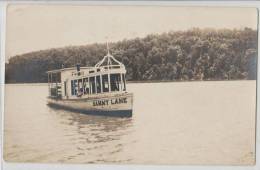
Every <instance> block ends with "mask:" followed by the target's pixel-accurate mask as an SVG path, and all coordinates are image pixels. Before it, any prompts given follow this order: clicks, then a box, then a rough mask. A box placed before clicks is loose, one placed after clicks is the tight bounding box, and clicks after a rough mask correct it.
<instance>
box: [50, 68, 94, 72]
mask: <svg viewBox="0 0 260 170" xmlns="http://www.w3.org/2000/svg"><path fill="white" fill-rule="evenodd" d="M93 68H95V67H80V69H84V70H88V69H93ZM69 70H77V68H76V67H69V68H62V69H57V70H50V71H47V72H46V73H60V72H63V71H69Z"/></svg>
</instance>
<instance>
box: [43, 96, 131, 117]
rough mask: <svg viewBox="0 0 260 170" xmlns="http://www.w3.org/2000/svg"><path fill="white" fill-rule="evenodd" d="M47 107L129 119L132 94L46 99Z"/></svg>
mask: <svg viewBox="0 0 260 170" xmlns="http://www.w3.org/2000/svg"><path fill="white" fill-rule="evenodd" d="M48 105H49V106H51V107H54V108H57V109H64V110H69V111H73V112H79V113H84V114H91V115H102V116H116V117H131V116H132V105H133V94H132V93H122V94H112V95H111V94H110V95H103V96H102V95H99V96H92V97H87V98H77V99H59V100H57V99H52V98H48Z"/></svg>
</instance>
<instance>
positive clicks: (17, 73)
mask: <svg viewBox="0 0 260 170" xmlns="http://www.w3.org/2000/svg"><path fill="white" fill-rule="evenodd" d="M106 53H107V51H106V44H104V43H99V44H97V43H96V44H90V45H84V46H69V47H64V48H53V49H47V50H41V51H35V52H30V53H26V54H22V55H17V56H13V57H11V58H10V59H9V61H8V63H6V65H5V68H6V70H5V80H6V83H36V82H47V75H46V71H48V70H53V69H60V68H61V67H62V65H63V66H65V67H74V66H75V64H76V63H80V65H81V66H94V65H95V64H96V63H97V62H98V61H99V60H101V59H102V58H103V56H104V55H106ZM110 53H111V54H112V55H113V56H114V57H115V58H116V59H117V60H119V61H121V62H122V63H123V64H125V66H126V69H127V75H126V79H127V80H131V81H151V80H155V81H188V80H242V79H253V80H254V79H256V69H257V68H256V66H257V64H256V63H257V31H256V30H253V29H251V28H244V29H232V30H231V29H198V28H193V29H190V30H187V31H172V32H167V33H163V34H151V35H147V36H146V37H144V38H135V39H129V40H127V39H124V40H122V41H118V42H113V43H111V44H110Z"/></svg>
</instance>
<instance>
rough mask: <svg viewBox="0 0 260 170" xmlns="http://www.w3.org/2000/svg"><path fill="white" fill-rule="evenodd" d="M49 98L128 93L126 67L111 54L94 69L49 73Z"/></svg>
mask: <svg viewBox="0 0 260 170" xmlns="http://www.w3.org/2000/svg"><path fill="white" fill-rule="evenodd" d="M47 74H48V87H49V97H50V98H54V99H76V98H88V97H95V96H98V95H101V94H103V95H106V94H111V93H113V94H114V93H122V92H126V80H125V74H126V69H125V66H124V65H123V64H122V63H121V62H119V61H118V60H116V59H115V58H114V57H113V56H112V55H110V54H109V53H108V54H107V55H106V56H104V58H103V59H102V60H101V61H100V62H98V63H97V64H96V65H95V66H94V67H80V65H79V64H77V65H76V67H72V68H63V69H59V70H52V71H48V72H47Z"/></svg>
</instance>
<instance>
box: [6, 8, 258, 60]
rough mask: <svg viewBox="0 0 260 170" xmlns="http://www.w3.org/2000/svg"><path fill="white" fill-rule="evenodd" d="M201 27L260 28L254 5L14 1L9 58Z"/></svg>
mask: <svg viewBox="0 0 260 170" xmlns="http://www.w3.org/2000/svg"><path fill="white" fill-rule="evenodd" d="M193 27H199V28H206V27H207V28H208V27H210V28H231V29H233V28H238V29H242V28H244V27H250V28H253V29H257V11H256V9H254V8H221V7H216V8H212V7H204V8H203V7H169V6H167V7H159V6H157V7H155V6H146V7H145V6H61V5H30V6H29V5H9V6H8V9H7V28H6V31H7V34H6V56H7V58H9V57H10V56H14V55H16V54H22V53H26V52H31V51H37V50H43V49H48V48H55V47H63V46H70V45H86V44H91V43H96V42H106V39H107V38H106V37H108V40H109V41H118V40H123V39H125V38H126V39H130V38H135V37H144V36H146V35H147V34H150V33H163V32H168V31H174V30H186V29H189V28H193Z"/></svg>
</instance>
